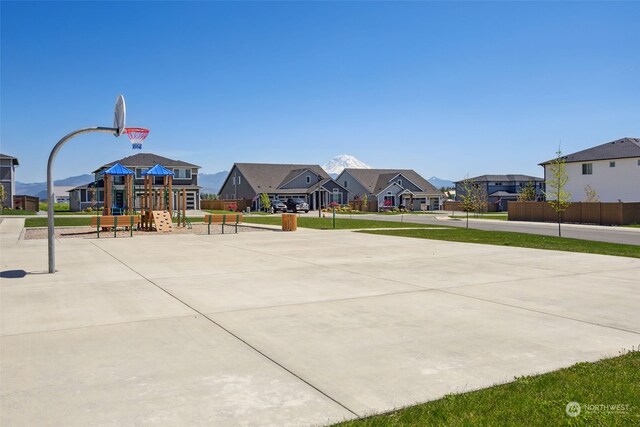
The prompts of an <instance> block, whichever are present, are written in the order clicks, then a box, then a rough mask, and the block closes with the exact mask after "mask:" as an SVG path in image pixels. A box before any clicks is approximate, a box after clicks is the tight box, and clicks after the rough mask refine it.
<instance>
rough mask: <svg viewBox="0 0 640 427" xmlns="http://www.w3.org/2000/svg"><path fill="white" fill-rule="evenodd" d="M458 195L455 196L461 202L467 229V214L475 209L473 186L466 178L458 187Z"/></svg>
mask: <svg viewBox="0 0 640 427" xmlns="http://www.w3.org/2000/svg"><path fill="white" fill-rule="evenodd" d="M459 189H460V191H459V193H456V196H457V197H459V198H460V200H461V201H462V210H463V211H465V212H466V213H467V228H469V212H471V211H472V210H474V208H475V202H474V198H475V184H474V183H473V181H471V180H470V179H469V177H466V178H465V179H464V180H462V182H461V183H460V186H459Z"/></svg>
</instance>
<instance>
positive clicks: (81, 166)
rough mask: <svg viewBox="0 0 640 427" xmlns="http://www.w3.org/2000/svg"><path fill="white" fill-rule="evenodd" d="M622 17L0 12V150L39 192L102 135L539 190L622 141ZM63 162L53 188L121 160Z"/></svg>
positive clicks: (628, 63)
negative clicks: (137, 134) (528, 180)
mask: <svg viewBox="0 0 640 427" xmlns="http://www.w3.org/2000/svg"><path fill="white" fill-rule="evenodd" d="M638 22H640V4H639V3H636V2H560V3H558V2H221V3H219V2H113V3H108V2H38V3H28V2H7V1H2V3H1V24H2V28H1V36H2V37H1V60H2V61H1V65H0V67H1V68H0V71H1V76H0V78H1V87H0V89H1V93H0V97H1V99H0V101H1V107H2V109H1V116H0V119H1V131H0V136H1V151H2V152H3V153H5V154H10V155H13V156H16V157H18V158H19V160H20V167H19V168H18V180H19V181H23V182H33V181H43V180H44V179H45V176H46V162H47V158H48V155H49V152H50V151H51V148H52V147H53V145H54V144H55V143H56V142H57V140H58V139H60V138H61V137H62V136H64V135H65V134H67V133H69V132H71V131H73V130H75V129H78V128H81V127H85V126H110V125H111V122H112V114H113V113H112V111H113V104H114V101H115V98H116V96H117V95H118V94H120V93H122V94H124V96H125V98H126V101H127V109H128V115H127V125H128V126H132V127H133V126H140V127H147V128H150V129H151V133H150V135H149V137H148V139H147V142H145V145H144V151H150V152H154V153H157V154H160V155H164V156H167V157H171V158H176V159H181V160H185V161H188V162H192V163H196V164H198V165H200V166H202V167H203V169H202V171H203V172H208V173H212V172H217V171H220V170H228V169H229V168H230V167H231V165H232V164H233V162H281V163H318V164H324V163H325V162H327V161H328V160H329V159H330V158H331V157H333V156H335V155H337V154H342V153H346V154H351V155H354V156H356V157H357V158H359V159H360V160H362V161H364V162H366V163H369V164H371V165H372V166H374V167H384V168H413V169H415V170H417V171H418V172H420V173H422V174H423V175H425V177H427V178H428V177H430V176H432V175H436V176H438V177H441V178H447V179H453V180H457V179H461V178H463V177H464V176H465V175H467V174H468V175H470V176H474V175H480V174H485V173H525V174H532V175H538V176H540V175H541V174H542V168H540V167H539V166H537V164H538V163H540V162H542V161H544V160H547V159H549V158H551V157H553V155H554V152H555V151H556V149H557V147H558V144H559V143H560V142H562V150H563V151H564V152H565V153H569V152H574V151H578V150H581V149H584V148H588V147H590V146H593V145H597V144H600V143H604V142H607V141H610V140H613V139H617V138H619V137H624V136H634V137H640V32H638V30H637V28H638V27H637V24H638ZM136 152H137V151H132V150H131V146H130V144H129V142H128V140H126V139H125V137H121V138H118V139H116V138H114V137H112V136H110V135H106V134H96V135H83V136H80V137H78V138H76V139H74V140H72V141H70V142H69V143H67V145H65V147H64V148H63V149H62V150H61V152H60V154H59V155H58V158H57V161H56V169H55V177H56V178H64V177H67V176H71V175H79V174H82V173H89V172H90V171H92V170H93V169H95V168H96V167H98V166H100V165H102V164H104V163H107V162H109V161H112V160H115V159H118V158H121V157H125V156H128V155H131V154H135V153H136Z"/></svg>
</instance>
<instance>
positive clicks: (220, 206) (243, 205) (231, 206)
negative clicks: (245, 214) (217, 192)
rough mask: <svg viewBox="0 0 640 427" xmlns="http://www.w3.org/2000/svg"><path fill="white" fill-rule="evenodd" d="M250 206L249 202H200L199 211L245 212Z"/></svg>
mask: <svg viewBox="0 0 640 427" xmlns="http://www.w3.org/2000/svg"><path fill="white" fill-rule="evenodd" d="M250 206H251V200H248V199H238V200H200V209H202V210H217V211H245V210H246V209H247V207H250Z"/></svg>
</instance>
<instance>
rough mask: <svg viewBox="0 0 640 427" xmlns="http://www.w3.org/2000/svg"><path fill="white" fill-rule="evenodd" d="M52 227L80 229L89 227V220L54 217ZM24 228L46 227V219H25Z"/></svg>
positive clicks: (88, 218) (87, 218)
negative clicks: (84, 226)
mask: <svg viewBox="0 0 640 427" xmlns="http://www.w3.org/2000/svg"><path fill="white" fill-rule="evenodd" d="M53 225H55V226H57V227H81V226H83V225H86V226H90V225H91V218H90V217H86V218H65V217H54V219H53ZM24 226H25V228H30V227H46V226H47V218H46V217H39V218H27V219H25V220H24Z"/></svg>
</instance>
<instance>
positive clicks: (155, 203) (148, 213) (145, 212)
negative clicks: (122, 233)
mask: <svg viewBox="0 0 640 427" xmlns="http://www.w3.org/2000/svg"><path fill="white" fill-rule="evenodd" d="M142 174H143V175H144V191H143V193H142V195H141V197H140V210H141V218H142V223H141V228H142V229H143V230H146V231H152V230H156V231H171V230H172V229H173V228H172V223H171V212H172V211H173V188H172V187H173V175H174V174H173V172H172V171H170V170H169V169H167V168H165V167H164V166H162V165H155V166H154V167H152V168H151V169H149V170H148V171H146V172H143V173H142ZM156 177H162V188H154V181H155V179H156ZM165 214H166V215H165Z"/></svg>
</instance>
